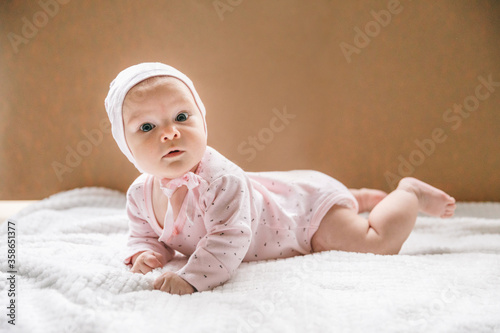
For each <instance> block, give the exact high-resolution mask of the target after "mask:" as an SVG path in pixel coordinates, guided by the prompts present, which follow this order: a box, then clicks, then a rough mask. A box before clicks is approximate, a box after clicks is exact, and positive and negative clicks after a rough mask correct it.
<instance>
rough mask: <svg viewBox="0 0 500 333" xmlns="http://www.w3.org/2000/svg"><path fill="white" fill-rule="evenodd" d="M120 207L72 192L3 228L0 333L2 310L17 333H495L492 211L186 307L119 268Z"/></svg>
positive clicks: (496, 214) (283, 271)
mask: <svg viewBox="0 0 500 333" xmlns="http://www.w3.org/2000/svg"><path fill="white" fill-rule="evenodd" d="M124 205H125V197H124V195H123V194H121V193H118V192H115V191H111V190H107V189H102V188H84V189H76V190H72V191H68V192H63V193H60V194H57V195H54V196H52V197H50V198H48V199H45V200H43V201H41V202H38V203H36V204H34V205H32V206H30V207H28V208H26V209H25V210H23V211H22V212H21V213H20V214H18V215H17V216H16V217H14V218H12V219H11V220H10V221H12V222H15V237H16V238H15V240H16V246H15V251H16V253H15V254H16V258H15V263H14V266H13V268H12V267H8V265H7V263H8V262H7V260H6V258H7V255H8V249H9V248H8V246H7V243H8V242H7V240H8V239H9V238H8V234H7V227H8V225H9V223H7V222H5V223H3V224H2V225H1V232H0V244H1V245H0V256H1V258H2V259H1V261H0V262H1V265H0V270H1V273H0V274H1V280H0V289H1V298H0V299H1V300H2V301H1V304H0V305H1V309H2V310H0V311H1V313H0V315H1V317H0V331H2V332H4V331H5V330H10V329H12V328H13V326H12V325H11V324H9V322H8V321H9V320H11V317H9V316H8V315H9V313H11V312H12V311H11V310H9V309H7V306H9V305H10V304H11V303H10V302H11V301H12V300H13V301H14V302H15V303H14V304H15V310H14V313H15V324H16V325H15V328H16V329H17V330H16V331H19V332H139V331H140V332H147V331H148V330H149V329H151V330H152V332H157V331H160V330H161V331H163V332H422V331H426V332H500V204H493V203H489V204H486V203H483V204H465V203H460V204H459V205H458V210H457V216H456V217H454V218H452V219H449V220H440V219H436V218H430V217H419V218H418V221H417V225H416V227H415V230H414V232H413V233H412V235H411V236H410V238H409V239H408V241H407V243H406V244H405V246H404V247H403V250H402V253H401V254H400V255H397V256H377V255H370V254H357V253H343V252H327V253H320V254H314V255H308V256H302V257H295V258H290V259H286V260H276V261H274V260H273V261H265V262H254V263H243V264H242V265H241V267H240V268H239V270H238V271H237V274H236V275H235V276H234V277H233V278H232V279H231V280H230V281H229V282H227V283H226V284H225V285H223V286H221V287H219V288H217V289H215V290H213V291H211V292H202V293H195V294H193V295H187V296H175V295H174V296H173V295H169V294H166V293H163V292H159V291H155V290H152V282H153V281H154V279H155V277H156V276H158V275H159V274H160V270H156V271H154V272H151V273H149V274H147V275H145V276H144V275H140V274H132V273H130V272H129V271H128V268H127V267H125V266H124V265H123V264H122V251H123V248H124V246H125V242H126V232H127V219H126V215H125V211H124ZM10 225H11V227H12V226H13V225H14V223H10ZM10 235H11V236H14V235H13V234H10ZM185 260H186V259H185V258H183V257H182V256H179V257H176V259H174V261H173V262H171V263H169V264H168V265H167V266H166V267H165V268H163V269H164V270H168V269H170V270H174V269H177V268H178V267H180V266H181V265H182V264H183V263H184V262H185ZM11 270H13V271H15V272H16V273H14V274H13V273H8V271H11ZM13 276H14V279H15V282H16V283H15V284H11V283H10V282H12V281H13V279H12V277H13ZM9 278H10V280H9ZM9 290H10V291H11V292H12V291H14V292H15V297H14V296H13V295H12V294H11V292H9ZM9 295H10V296H9Z"/></svg>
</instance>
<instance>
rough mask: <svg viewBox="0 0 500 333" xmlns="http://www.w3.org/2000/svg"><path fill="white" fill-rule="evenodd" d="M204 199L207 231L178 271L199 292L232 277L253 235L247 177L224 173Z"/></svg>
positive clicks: (212, 185)
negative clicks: (225, 174)
mask: <svg viewBox="0 0 500 333" xmlns="http://www.w3.org/2000/svg"><path fill="white" fill-rule="evenodd" d="M207 193H210V194H207V195H206V197H205V198H204V201H205V202H204V204H203V206H205V207H204V208H205V216H204V219H205V228H206V230H207V234H206V235H205V237H204V238H203V239H202V240H200V241H199V242H198V245H197V247H196V251H195V252H194V253H193V254H192V255H191V256H190V258H189V260H188V262H187V264H186V265H185V266H184V267H183V268H182V269H180V270H179V271H177V272H176V273H177V274H178V275H179V276H180V277H181V278H183V279H184V280H185V281H186V282H188V283H189V284H190V285H192V286H193V287H194V288H196V290H198V291H204V290H210V289H213V288H215V287H217V286H219V285H221V284H223V283H224V282H226V281H227V280H229V278H230V277H231V275H232V274H233V273H234V272H235V271H236V269H237V268H238V266H239V265H240V263H241V261H242V260H243V258H244V257H245V255H246V253H247V251H248V248H249V247H250V242H251V238H252V229H251V220H252V217H251V214H250V212H251V210H250V199H249V198H250V194H249V193H248V187H247V186H245V183H244V180H242V179H240V178H238V177H236V176H231V175H227V176H223V177H221V178H220V179H218V180H216V181H214V182H213V183H212V184H211V186H210V188H209V189H208V191H207Z"/></svg>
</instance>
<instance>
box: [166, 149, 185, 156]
mask: <svg viewBox="0 0 500 333" xmlns="http://www.w3.org/2000/svg"><path fill="white" fill-rule="evenodd" d="M182 153H184V152H183V151H181V150H177V149H176V150H172V151H169V152H168V153H167V154H165V155H164V156H163V157H175V156H179V155H181V154H182Z"/></svg>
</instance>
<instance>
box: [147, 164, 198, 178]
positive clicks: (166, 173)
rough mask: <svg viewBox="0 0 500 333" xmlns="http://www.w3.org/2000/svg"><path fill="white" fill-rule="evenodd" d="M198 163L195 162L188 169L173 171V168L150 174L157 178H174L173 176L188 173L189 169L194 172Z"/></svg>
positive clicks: (176, 176)
mask: <svg viewBox="0 0 500 333" xmlns="http://www.w3.org/2000/svg"><path fill="white" fill-rule="evenodd" d="M198 164H199V163H197V164H196V165H195V166H194V167H192V168H191V169H189V170H182V171H177V172H175V171H173V170H168V171H161V172H152V173H150V174H151V175H153V176H154V177H155V178H157V179H175V178H180V177H182V176H184V175H185V174H186V173H188V172H189V171H191V172H195V171H196V169H197V168H198ZM148 173H149V172H148Z"/></svg>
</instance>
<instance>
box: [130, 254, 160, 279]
mask: <svg viewBox="0 0 500 333" xmlns="http://www.w3.org/2000/svg"><path fill="white" fill-rule="evenodd" d="M132 262H133V266H132V269H131V272H132V273H142V274H146V273H149V272H151V271H152V270H153V269H155V268H158V267H163V266H164V265H165V263H164V259H163V256H162V255H161V254H160V253H157V252H154V251H144V252H142V253H140V254H138V255H137V257H136V258H135V260H134V259H132Z"/></svg>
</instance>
